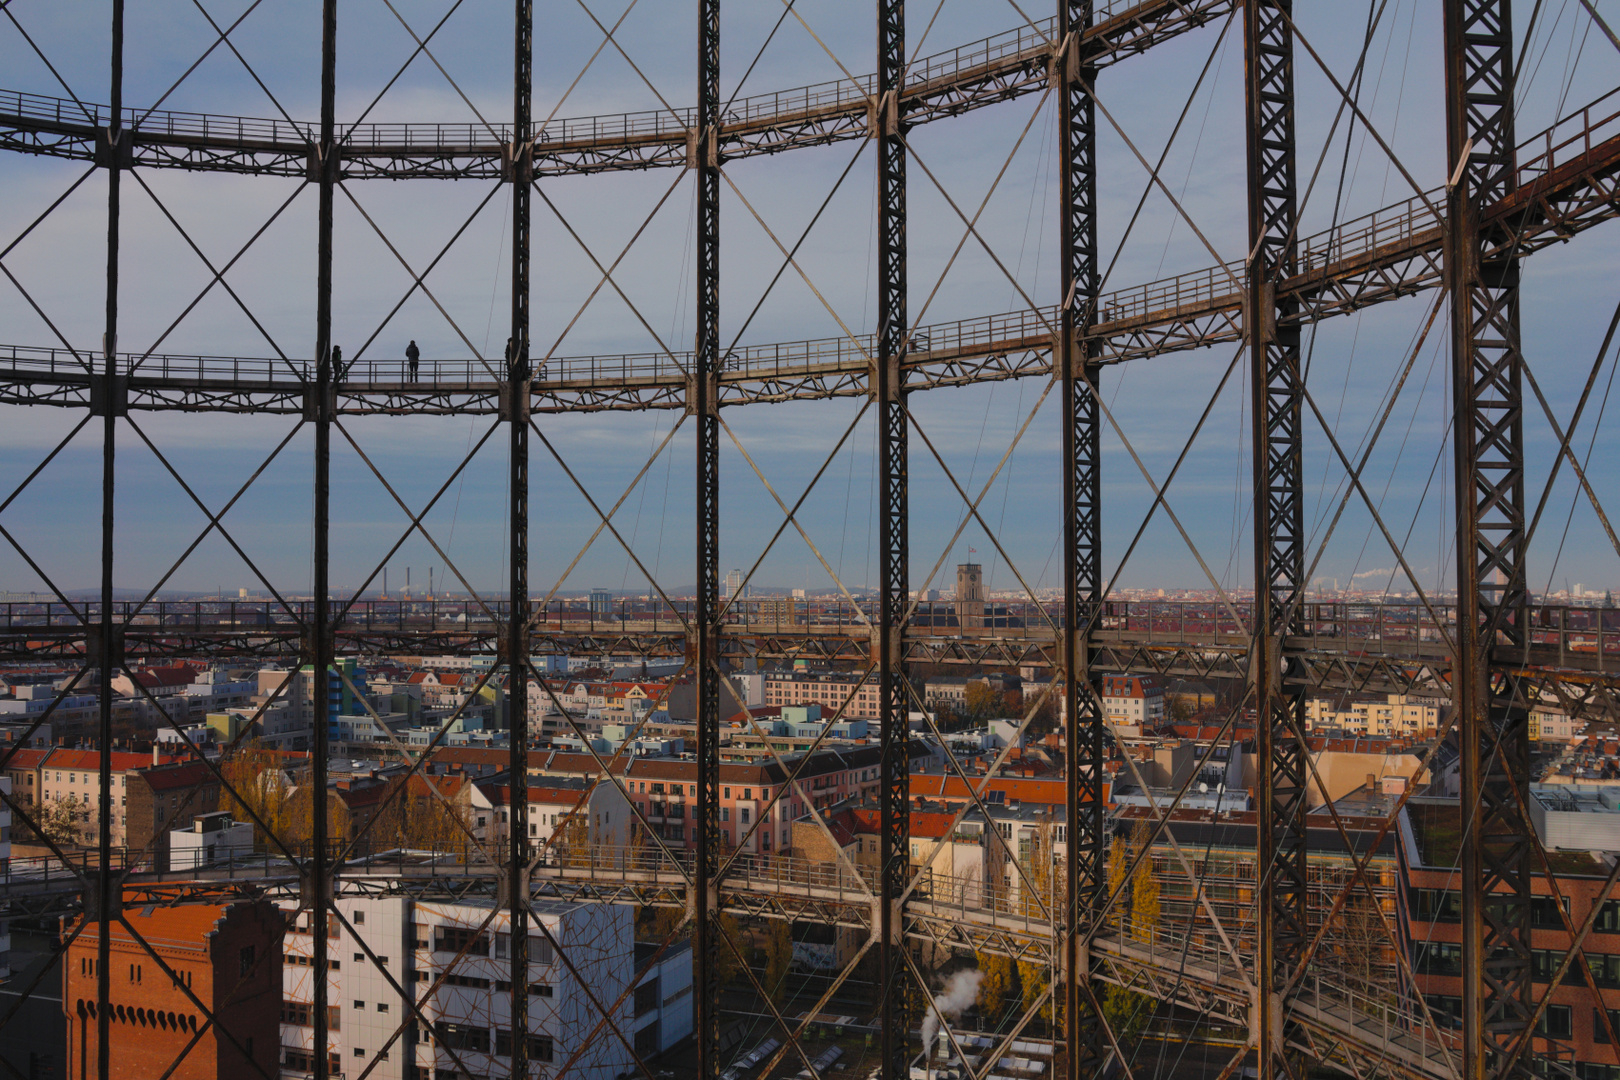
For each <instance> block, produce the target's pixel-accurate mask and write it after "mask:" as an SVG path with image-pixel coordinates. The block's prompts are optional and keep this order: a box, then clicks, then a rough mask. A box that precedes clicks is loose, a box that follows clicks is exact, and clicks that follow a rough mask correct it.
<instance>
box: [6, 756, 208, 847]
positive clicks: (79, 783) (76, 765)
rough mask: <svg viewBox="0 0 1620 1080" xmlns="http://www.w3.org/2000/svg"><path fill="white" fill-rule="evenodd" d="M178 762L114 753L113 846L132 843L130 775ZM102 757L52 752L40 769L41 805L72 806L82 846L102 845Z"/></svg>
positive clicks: (202, 809)
mask: <svg viewBox="0 0 1620 1080" xmlns="http://www.w3.org/2000/svg"><path fill="white" fill-rule="evenodd" d="M177 760H179V759H178V758H174V757H164V756H161V755H159V754H158V753H157V752H156V751H154V752H153V753H151V754H131V753H125V752H123V751H118V750H115V751H113V754H112V844H113V847H124V846H126V845H127V843H128V841H129V833H128V828H127V825H128V814H129V805H128V803H129V799H128V792H129V787H130V776H131V774H133V773H134V772H135V771H136V770H138V769H145V768H150V767H151V766H153V765H159V764H163V763H165V762H173V761H177ZM100 768H101V755H100V753H98V752H97V751H95V750H65V749H57V750H52V751H51V752H50V753H49V754H48V755H47V756H46V757H45V758H44V759H43V760H42V761H41V762H40V765H39V768H38V770H37V773H38V778H39V785H38V787H37V789H36V790H37V791H38V792H39V798H40V806H41V807H42V808H44V807H50V806H53V805H55V804H61V803H71V804H72V805H73V807H74V809H71V810H67V811H65V812H66V813H70V814H77V815H78V821H77V822H76V823H75V824H76V825H77V826H78V833H79V837H80V840H81V842H82V843H85V844H89V845H93V844H96V843H99V842H100V841H99V836H100V833H99V828H100V823H99V820H98V817H97V807H98V806H99V805H100V799H101V774H100ZM213 808H214V807H213V805H212V804H209V805H207V806H198V807H197V810H198V812H204V811H208V810H212V809H213Z"/></svg>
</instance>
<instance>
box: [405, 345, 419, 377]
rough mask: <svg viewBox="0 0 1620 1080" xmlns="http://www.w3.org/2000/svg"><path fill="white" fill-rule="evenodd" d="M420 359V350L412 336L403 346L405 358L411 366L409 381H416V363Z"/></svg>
mask: <svg viewBox="0 0 1620 1080" xmlns="http://www.w3.org/2000/svg"><path fill="white" fill-rule="evenodd" d="M421 359H422V350H421V349H418V348H417V347H416V339H415V338H412V339H411V343H410V344H409V345H407V346H405V360H406V362H407V363H408V364H409V365H410V368H411V382H415V381H416V365H417V362H418V361H420V360H421Z"/></svg>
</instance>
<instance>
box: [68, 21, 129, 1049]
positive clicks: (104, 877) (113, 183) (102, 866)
mask: <svg viewBox="0 0 1620 1080" xmlns="http://www.w3.org/2000/svg"><path fill="white" fill-rule="evenodd" d="M112 9H113V10H112V105H111V108H110V110H109V112H110V113H111V116H110V119H109V121H108V128H107V132H106V136H105V137H106V139H107V150H108V152H107V156H106V164H107V297H106V301H107V307H106V323H105V329H106V332H105V336H103V338H102V340H101V347H102V353H103V360H104V362H105V367H104V369H103V371H104V374H103V375H102V378H103V379H105V380H106V387H105V389H104V390H103V391H102V394H101V407H102V417H101V421H102V427H101V623H100V636H101V642H100V654H101V684H100V686H98V687H97V709H98V714H99V721H100V723H99V724H98V727H97V737H98V738H99V740H100V751H101V752H100V754H99V756H98V758H97V783H98V784H99V785H100V787H99V789H98V792H99V794H98V801H97V805H96V829H97V845H96V856H97V863H98V865H97V872H96V876H95V882H94V888H95V891H96V895H95V897H94V900H95V911H96V1075H97V1077H99V1078H100V1080H107V1077H108V1075H109V1070H110V1069H111V1068H112V1057H111V1048H110V1047H109V1046H108V1040H109V1039H110V1037H111V1033H110V1028H109V1026H108V1025H109V1014H110V1013H111V1012H112V1006H111V1004H110V1000H111V999H110V993H111V990H110V987H109V984H108V981H109V980H110V979H111V977H112V976H111V973H110V972H109V970H108V968H109V965H110V964H111V962H112V941H111V928H112V927H111V924H112V911H113V904H115V903H122V901H123V892H122V890H121V889H120V890H119V891H118V892H117V893H116V894H115V892H114V889H113V874H112V678H113V664H114V662H115V661H116V660H117V659H118V655H117V654H118V653H119V651H120V650H118V649H117V648H116V647H115V646H114V639H115V633H116V631H115V627H114V625H113V489H114V474H115V463H116V458H117V435H118V408H117V407H116V405H115V402H116V401H117V400H118V397H119V395H118V394H117V391H116V387H117V385H118V241H119V213H120V210H121V209H122V207H121V205H120V198H121V183H120V181H121V179H122V177H123V166H122V159H121V156H120V154H119V150H120V149H121V148H122V146H123V142H124V139H125V135H124V0H113V5H112ZM64 967H65V963H64ZM64 974H65V972H64Z"/></svg>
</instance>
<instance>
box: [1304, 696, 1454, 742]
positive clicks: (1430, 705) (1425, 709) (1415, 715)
mask: <svg viewBox="0 0 1620 1080" xmlns="http://www.w3.org/2000/svg"><path fill="white" fill-rule="evenodd" d="M1305 723H1306V726H1307V727H1308V728H1310V729H1311V730H1319V729H1323V728H1328V729H1337V730H1340V731H1345V732H1354V733H1356V734H1359V735H1374V736H1380V735H1381V736H1385V737H1389V736H1406V737H1410V738H1418V737H1421V736H1422V735H1424V734H1425V733H1428V732H1433V731H1435V730H1436V729H1438V728H1439V726H1440V705H1439V703H1438V702H1434V701H1429V700H1426V699H1422V698H1416V697H1410V696H1408V695H1406V694H1386V695H1383V696H1382V697H1367V698H1357V699H1352V700H1349V701H1343V700H1336V699H1333V698H1310V699H1308V700H1307V701H1306V702H1305Z"/></svg>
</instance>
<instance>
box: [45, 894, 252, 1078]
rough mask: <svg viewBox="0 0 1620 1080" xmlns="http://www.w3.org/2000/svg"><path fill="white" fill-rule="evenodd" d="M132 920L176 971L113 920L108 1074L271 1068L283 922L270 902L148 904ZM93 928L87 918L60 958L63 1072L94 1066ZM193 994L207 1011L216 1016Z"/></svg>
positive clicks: (181, 1074)
mask: <svg viewBox="0 0 1620 1080" xmlns="http://www.w3.org/2000/svg"><path fill="white" fill-rule="evenodd" d="M129 921H130V924H131V925H133V926H134V927H135V930H136V932H137V933H138V934H140V936H141V938H142V939H143V940H144V941H145V942H146V943H147V944H148V945H150V946H151V948H152V950H153V951H154V952H156V953H157V955H158V956H159V957H161V958H162V960H163V963H164V964H166V965H168V967H169V969H170V970H171V971H172V972H173V977H170V976H169V975H166V974H165V973H164V970H163V967H162V966H160V965H159V964H158V963H157V961H156V960H154V959H153V958H152V956H151V955H150V954H148V953H147V951H146V949H145V948H143V947H142V945H141V944H140V942H138V941H136V939H135V938H133V937H131V936H130V933H129V931H128V930H126V929H125V928H124V927H123V926H122V925H120V924H118V923H113V924H112V926H111V941H110V943H109V946H110V949H111V954H112V958H111V960H110V962H109V963H110V967H109V969H108V972H107V974H108V976H109V978H110V1008H111V1013H110V1015H109V1017H108V1020H109V1025H110V1028H109V1030H110V1033H111V1036H110V1038H111V1043H112V1071H111V1075H112V1076H114V1077H127V1078H130V1080H134V1078H136V1077H141V1078H145V1077H153V1076H163V1075H169V1076H172V1077H173V1078H174V1080H214V1078H215V1077H221V1076H232V1077H234V1076H251V1075H258V1072H259V1070H263V1072H265V1073H267V1074H269V1075H272V1076H273V1075H275V1072H276V1069H277V1067H278V1065H279V1062H278V1057H279V1051H278V1044H279V1042H280V1029H279V1022H280V1010H281V935H282V924H283V918H282V915H281V913H280V912H279V911H278V910H276V908H275V906H274V905H273V904H270V903H269V902H268V901H263V900H256V901H244V902H239V903H234V904H230V905H226V906H219V905H212V904H209V905H195V906H192V905H187V906H183V907H152V906H148V907H141V908H132V909H131V910H130V913H129ZM98 936H99V935H98V933H97V926H96V924H95V923H94V922H91V923H90V924H89V925H88V926H86V927H85V928H84V930H83V932H82V933H80V934H79V936H78V937H77V938H75V939H74V941H73V943H72V944H71V945H69V946H68V949H67V955H66V959H65V961H64V963H63V972H64V975H63V983H62V1008H63V1011H64V1012H65V1013H66V1014H67V1036H68V1038H67V1062H68V1066H67V1070H66V1077H67V1080H86V1078H88V1077H91V1076H95V1075H96V1061H97V1042H96V945H97V939H98ZM188 991H189V994H188ZM193 997H195V999H196V1001H193V1000H192V998H193ZM197 1002H201V1003H202V1005H204V1006H205V1007H206V1008H207V1010H208V1012H209V1013H211V1014H212V1015H213V1017H214V1023H213V1024H212V1025H210V1024H209V1023H208V1016H207V1015H205V1014H204V1013H203V1011H202V1010H201V1009H199V1008H198V1007H197ZM198 1032H202V1035H201V1037H200V1038H198V1039H197V1043H196V1045H195V1046H193V1047H192V1048H191V1050H190V1052H189V1053H186V1054H185V1057H184V1058H183V1059H181V1054H182V1052H184V1051H185V1049H186V1046H187V1045H188V1044H189V1043H191V1041H192V1039H193V1038H196V1037H197V1033H198ZM177 1060H178V1064H176V1062H177ZM255 1064H256V1065H257V1069H256V1068H255V1067H254V1066H255ZM171 1066H174V1069H173V1071H172V1072H168V1070H169V1069H170V1067H171Z"/></svg>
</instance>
